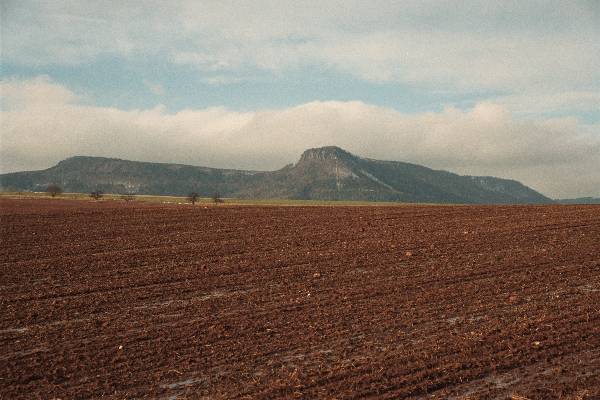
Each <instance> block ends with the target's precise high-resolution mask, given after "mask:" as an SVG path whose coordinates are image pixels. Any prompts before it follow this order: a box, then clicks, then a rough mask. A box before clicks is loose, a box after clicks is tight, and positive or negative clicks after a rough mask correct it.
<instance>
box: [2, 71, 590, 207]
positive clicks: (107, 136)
mask: <svg viewBox="0 0 600 400" xmlns="http://www.w3.org/2000/svg"><path fill="white" fill-rule="evenodd" d="M0 93H2V101H3V104H7V105H8V106H7V107H3V110H2V114H1V121H2V122H1V124H2V126H1V132H2V134H1V136H0V138H1V142H0V144H1V146H0V159H1V160H2V169H3V171H13V170H23V169H37V168H45V167H49V166H51V165H53V164H55V163H56V162H58V161H60V160H61V159H64V158H66V157H69V156H73V155H77V154H86V155H97V156H108V157H121V158H126V159H135V160H144V161H158V162H180V163H190V164H195V165H207V166H215V167H228V168H248V169H276V168H281V167H282V166H283V165H285V164H288V163H291V162H295V161H296V160H297V159H298V157H299V155H300V154H301V152H302V151H303V150H305V149H306V148H309V147H315V146H323V145H332V144H334V145H338V146H341V147H344V148H346V149H347V150H349V151H351V152H354V153H356V154H358V155H361V156H365V157H371V158H378V159H388V160H402V161H409V162H414V163H419V164H423V165H427V166H430V167H434V168H440V169H450V170H452V171H456V172H459V173H464V174H478V175H480V174H489V175H495V176H501V177H509V178H515V179H518V180H521V181H523V182H524V183H526V184H528V185H531V186H533V187H534V188H536V189H538V190H541V191H542V192H544V193H545V194H548V195H550V196H555V197H565V196H583V195H595V196H599V195H600V192H599V191H598V190H599V188H600V174H599V173H598V165H600V139H599V137H598V132H600V126H598V125H586V124H582V123H581V122H579V121H578V120H577V119H574V118H563V119H548V118H546V119H539V118H538V119H527V120H523V119H517V118H515V117H514V116H513V115H512V114H511V112H510V111H509V110H508V109H507V108H506V106H504V105H501V104H496V103H489V102H483V103H479V104H477V105H475V106H474V107H473V108H472V109H469V110H460V109H457V108H453V107H448V108H446V109H444V110H443V111H441V112H435V113H434V112H429V113H420V114H403V113H400V112H398V111H396V110H393V109H390V108H385V107H378V106H374V105H369V104H365V103H362V102H358V101H354V102H310V103H306V104H301V105H298V106H295V107H290V108H283V109H271V110H258V111H252V112H237V111H232V110H228V109H226V108H223V107H211V108H205V109H199V110H192V109H190V110H181V111H179V112H174V113H169V112H167V111H165V109H164V108H163V107H156V108H152V109H145V110H128V111H125V110H120V109H116V108H107V107H97V106H93V105H82V104H80V103H77V102H76V101H75V99H77V96H76V95H75V94H74V93H72V92H71V91H70V90H69V89H67V88H65V87H63V86H61V85H59V84H57V83H53V82H52V81H50V80H49V79H48V78H43V77H42V78H37V79H33V80H30V81H15V80H10V81H4V82H2V86H1V87H0Z"/></svg>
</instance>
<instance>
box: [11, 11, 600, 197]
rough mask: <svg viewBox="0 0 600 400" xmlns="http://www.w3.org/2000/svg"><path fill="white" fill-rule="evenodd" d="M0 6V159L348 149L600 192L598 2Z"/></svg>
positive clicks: (37, 164)
mask: <svg viewBox="0 0 600 400" xmlns="http://www.w3.org/2000/svg"><path fill="white" fill-rule="evenodd" d="M0 7H1V21H0V22H1V24H0V25H1V38H0V40H1V61H2V68H1V71H0V74H1V79H2V81H1V83H0V95H1V99H2V103H1V108H0V128H1V132H0V161H1V162H0V169H1V171H2V172H8V171H17V170H24V169H27V170H30V169H41V168H47V167H50V166H52V165H54V164H56V163H57V162H58V161H60V160H61V159H64V158H66V157H69V156H73V155H98V156H110V157H119V158H127V159H134V160H144V161H161V162H180V163H189V164H195V165H207V166H214V167H230V168H249V169H277V168H280V167H282V166H284V165H285V164H288V163H292V162H295V161H296V160H297V159H298V158H299V156H300V153H301V152H302V151H303V150H304V149H306V148H308V147H315V146H321V145H338V146H341V147H343V148H345V149H347V150H349V151H351V152H353V153H356V154H358V155H362V156H367V157H372V158H380V159H388V160H400V161H410V162H415V163H419V164H423V165H426V166H430V167H433V168H440V169H448V170H451V171H454V172H458V173H464V174H477V175H495V176H500V177H507V178H514V179H518V180H520V181H522V182H523V183H525V184H527V185H530V186H532V187H533V188H535V189H537V190H540V191H542V192H543V193H544V194H546V195H549V196H551V197H576V196H600V1H597V0H582V1H576V0H572V1H551V0H548V1H526V0H521V1H502V2H499V1H461V2H456V1H442V0H438V1H428V0H419V1H406V0H404V1H377V0H370V1H350V0H344V1H327V0H319V1H283V0H278V1H258V0H252V1H241V0H240V1H235V2H229V1H223V0H219V1H174V0H169V1H166V0H165V1H149V0H145V1H133V0H130V1H93V2H90V1H47V2H44V1H35V2H30V1H25V0H18V1H17V0H14V1H13V0H3V1H0Z"/></svg>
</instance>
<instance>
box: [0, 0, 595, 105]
mask: <svg viewBox="0 0 600 400" xmlns="http://www.w3.org/2000/svg"><path fill="white" fill-rule="evenodd" d="M599 9H600V6H598V2H597V1H585V0H582V1H569V2H564V1H560V0H550V1H542V0H533V1H527V2H509V6H507V4H506V3H495V2H490V1H487V0H479V1H477V0H476V1H471V2H466V3H461V4H456V3H455V2H443V1H417V0H414V1H413V0H407V1H402V2H398V1H387V0H377V1H370V2H364V1H359V0H356V1H353V0H346V1H341V0H330V1H303V2H284V1H273V0H264V1H261V0H256V1H252V2H235V1H219V2H193V1H176V0H174V1H170V2H164V1H151V0H149V1H144V2H138V1H130V2H117V1H110V0H104V1H97V2H93V3H91V4H90V3H89V2H78V1H61V2H55V1H41V2H39V1H36V2H35V3H30V2H28V1H26V0H23V1H19V2H5V3H3V10H2V11H3V13H2V14H3V19H2V22H3V23H2V35H3V42H2V43H3V44H2V50H3V51H2V52H3V58H4V59H5V60H7V61H8V62H11V63H17V64H22V65H28V66H29V65H52V64H54V65H55V64H82V63H91V62H93V61H94V60H98V59H101V58H102V57H107V56H112V57H119V58H121V59H124V60H134V61H135V62H140V60H154V59H166V60H168V61H169V62H170V63H171V64H172V66H174V67H177V66H194V67H195V68H197V69H198V74H199V75H200V76H201V77H204V80H205V81H209V82H212V83H213V84H219V83H220V81H223V80H224V78H223V77H227V79H226V81H227V83H235V82H241V81H243V80H245V78H246V77H247V76H248V75H249V73H251V72H252V71H254V70H256V69H259V70H264V71H266V72H269V73H270V72H277V73H278V74H282V73H285V72H287V71H290V70H292V69H297V68H302V67H307V66H317V67H319V68H327V69H331V70H335V71H337V72H339V73H343V74H348V75H351V76H354V77H356V78H358V79H362V80H366V81H370V82H377V83H385V82H394V83H398V82H399V83H404V84H411V85H416V86H418V87H422V88H423V89H424V90H451V91H456V92H473V91H475V92H478V91H491V92H498V93H500V94H501V95H502V96H507V99H503V100H499V101H502V102H503V103H504V104H506V105H507V106H510V107H521V106H525V105H528V104H532V103H535V104H536V107H535V108H536V109H538V110H541V112H553V111H556V107H557V105H556V104H555V103H556V102H555V101H554V100H552V99H551V97H560V98H561V99H562V100H563V101H565V102H566V106H567V107H573V108H576V109H578V110H580V109H585V110H586V111H589V110H590V109H594V107H595V106H596V105H597V98H598V96H599V95H600V69H599V68H598V65H599V64H600V11H599ZM149 62H150V61H149ZM207 73H208V74H209V76H208V77H206V74H207ZM211 74H214V75H217V76H216V77H215V76H213V75H211ZM582 92H587V93H589V94H590V95H589V96H576V98H570V97H569V96H570V95H569V94H572V93H582ZM536 99H542V100H544V101H543V102H542V103H538V102H536V101H535V100H536ZM562 105H563V103H561V104H560V106H562ZM513 111H518V112H521V111H525V112H526V111H527V110H522V109H513Z"/></svg>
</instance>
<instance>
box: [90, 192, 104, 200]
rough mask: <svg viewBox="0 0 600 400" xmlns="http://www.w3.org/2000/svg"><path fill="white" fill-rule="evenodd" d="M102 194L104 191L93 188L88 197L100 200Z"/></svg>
mask: <svg viewBox="0 0 600 400" xmlns="http://www.w3.org/2000/svg"><path fill="white" fill-rule="evenodd" d="M103 195H104V193H102V192H101V191H100V190H95V191H93V192H92V193H90V197H91V198H92V199H94V200H100V199H101V198H102V196H103Z"/></svg>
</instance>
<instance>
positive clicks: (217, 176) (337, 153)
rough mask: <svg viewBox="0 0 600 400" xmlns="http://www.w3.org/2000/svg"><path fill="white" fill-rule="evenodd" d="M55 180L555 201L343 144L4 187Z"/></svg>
mask: <svg viewBox="0 0 600 400" xmlns="http://www.w3.org/2000/svg"><path fill="white" fill-rule="evenodd" d="M50 183H57V184H59V185H60V186H62V188H63V189H64V190H65V191H66V192H83V193H86V192H91V191H94V190H102V191H104V192H108V193H135V194H157V195H167V194H171V195H186V194H188V193H190V192H192V191H196V192H198V193H200V194H201V195H211V194H212V193H214V192H215V191H218V192H219V193H220V194H221V196H224V197H237V198H255V199H276V198H278V199H317V200H368V201H399V202H424V203H466V204H473V203H476V204H515V203H523V204H525V203H540V204H542V203H552V202H553V201H552V200H551V199H549V198H547V197H545V196H544V195H542V194H540V193H538V192H536V191H535V190H533V189H531V188H529V187H527V186H525V185H523V184H521V183H519V182H517V181H513V180H507V179H500V178H494V177H488V176H485V177H481V176H461V175H457V174H454V173H451V172H447V171H439V170H433V169H430V168H427V167H423V166H420V165H416V164H410V163H405V162H398V161H380V160H372V159H368V158H362V157H358V156H355V155H353V154H351V153H349V152H347V151H345V150H343V149H341V148H339V147H335V146H329V147H321V148H315V149H308V150H306V151H305V152H304V153H303V154H302V156H301V157H300V160H299V161H298V162H297V163H296V164H290V165H287V166H285V167H284V168H282V169H280V170H277V171H266V172H265V171H243V170H234V169H217V168H208V167H195V166H190V165H182V164H162V163H148V162H137V161H127V160H120V159H115V158H101V157H82V156H77V157H71V158H68V159H66V160H64V161H61V162H59V163H58V164H57V165H56V166H54V167H51V168H48V169H46V170H42V171H31V172H16V173H9V174H3V175H0V188H2V190H14V191H44V190H45V188H46V187H47V186H48V185H49V184H50Z"/></svg>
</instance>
